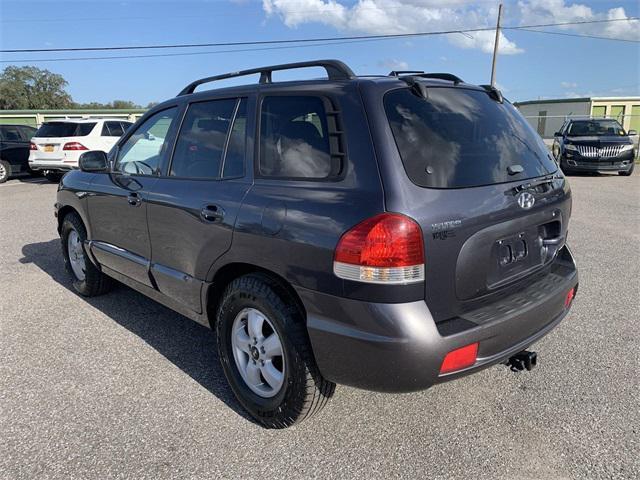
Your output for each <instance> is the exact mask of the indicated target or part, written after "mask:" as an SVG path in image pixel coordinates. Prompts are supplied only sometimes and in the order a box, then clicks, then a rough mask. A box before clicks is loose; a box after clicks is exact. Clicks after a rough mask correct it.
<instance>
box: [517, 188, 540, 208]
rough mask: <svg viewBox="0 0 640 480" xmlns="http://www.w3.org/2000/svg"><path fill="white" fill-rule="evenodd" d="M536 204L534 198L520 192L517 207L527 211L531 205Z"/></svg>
mask: <svg viewBox="0 0 640 480" xmlns="http://www.w3.org/2000/svg"><path fill="white" fill-rule="evenodd" d="M534 203H536V197H534V196H533V195H531V194H530V193H529V192H522V193H521V194H520V195H518V205H520V207H521V208H524V209H525V210H529V209H530V208H531V207H533V204H534Z"/></svg>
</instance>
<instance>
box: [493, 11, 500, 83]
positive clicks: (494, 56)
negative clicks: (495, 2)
mask: <svg viewBox="0 0 640 480" xmlns="http://www.w3.org/2000/svg"><path fill="white" fill-rule="evenodd" d="M501 18H502V4H500V5H499V6H498V24H497V25H496V41H495V43H494V44H493V62H491V86H492V87H495V86H496V60H497V58H498V45H499V43H500V19H501Z"/></svg>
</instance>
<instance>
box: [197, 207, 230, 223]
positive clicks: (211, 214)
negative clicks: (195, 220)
mask: <svg viewBox="0 0 640 480" xmlns="http://www.w3.org/2000/svg"><path fill="white" fill-rule="evenodd" d="M200 217H201V218H202V219H203V220H204V221H205V222H218V221H222V219H224V209H223V208H222V207H219V206H218V205H205V206H204V207H202V210H200Z"/></svg>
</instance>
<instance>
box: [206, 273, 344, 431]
mask: <svg viewBox="0 0 640 480" xmlns="http://www.w3.org/2000/svg"><path fill="white" fill-rule="evenodd" d="M216 333H217V341H218V352H219V356H220V362H221V364H222V368H223V370H224V373H225V376H226V377H227V380H228V381H229V384H230V385H231V389H232V390H233V392H234V394H235V395H236V397H237V398H238V401H239V402H240V403H241V404H242V406H243V407H244V408H245V409H246V410H247V411H248V412H249V413H250V414H251V416H252V417H253V418H255V419H256V420H257V421H258V422H259V423H261V424H262V425H263V426H265V427H268V428H286V427H289V426H291V425H293V424H295V423H298V422H300V421H302V420H304V419H305V418H307V417H309V416H311V415H313V414H315V413H316V412H318V411H319V410H321V409H322V408H323V407H324V406H325V405H326V403H327V402H328V400H329V398H331V396H332V395H333V393H334V390H335V384H334V383H332V382H329V381H327V380H325V379H324V378H323V377H322V375H321V374H320V372H319V371H318V367H317V366H316V363H315V360H314V358H313V353H312V351H311V345H310V344H309V339H308V338H307V332H306V328H305V324H304V316H303V314H302V312H301V311H300V309H299V308H298V306H297V305H296V304H295V302H294V301H293V300H292V299H291V298H289V296H288V295H287V294H286V292H285V290H284V289H283V288H281V287H280V286H279V284H278V283H276V282H274V281H273V280H272V279H271V278H270V277H268V276H266V275H262V274H250V275H245V276H243V277H240V278H237V279H236V280H234V281H233V282H231V283H230V284H229V286H228V287H227V288H226V290H225V292H224V294H223V297H222V300H221V302H220V305H219V307H218V312H217V324H216Z"/></svg>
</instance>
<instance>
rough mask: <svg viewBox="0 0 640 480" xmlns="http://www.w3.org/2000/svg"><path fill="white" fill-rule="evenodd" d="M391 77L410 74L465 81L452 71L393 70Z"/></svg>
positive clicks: (420, 76) (456, 81)
mask: <svg viewBox="0 0 640 480" xmlns="http://www.w3.org/2000/svg"><path fill="white" fill-rule="evenodd" d="M389 76H390V77H399V78H400V77H401V76H410V77H419V78H437V79H440V80H449V81H450V82H453V83H455V84H458V83H464V80H462V79H461V78H460V77H458V76H456V75H453V74H451V73H425V72H423V71H421V70H393V71H392V72H389Z"/></svg>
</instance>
